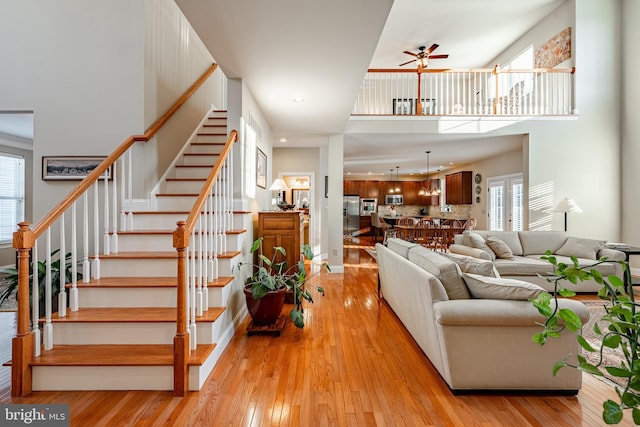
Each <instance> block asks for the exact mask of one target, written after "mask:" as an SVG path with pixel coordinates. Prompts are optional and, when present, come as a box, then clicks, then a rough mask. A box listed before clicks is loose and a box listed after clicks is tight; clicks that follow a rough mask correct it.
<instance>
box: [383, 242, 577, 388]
mask: <svg viewBox="0 0 640 427" xmlns="http://www.w3.org/2000/svg"><path fill="white" fill-rule="evenodd" d="M387 245H388V246H383V245H381V244H377V245H376V258H377V262H378V268H379V279H380V286H381V292H382V296H383V298H384V299H385V300H386V302H387V303H388V304H389V306H390V307H391V309H392V310H393V311H394V312H395V313H396V315H397V316H398V318H399V319H400V321H401V322H402V323H403V324H404V326H405V327H406V328H407V330H408V331H409V333H410V334H411V335H412V336H413V338H414V339H415V341H416V343H417V344H418V345H419V346H420V348H421V349H422V350H423V351H424V353H425V354H426V356H427V357H428V358H429V360H430V361H431V363H432V364H433V366H434V367H435V368H436V369H437V370H438V372H439V373H440V375H441V376H442V378H443V379H444V380H445V381H446V383H447V384H448V385H449V387H450V388H451V389H452V390H453V391H454V392H464V391H470V390H548V391H552V390H553V391H557V392H563V393H569V394H573V393H576V392H577V391H578V390H579V389H580V387H581V385H582V374H581V372H580V371H578V370H575V369H570V368H565V369H561V370H560V371H559V372H558V374H557V376H555V377H554V376H553V375H552V368H553V365H554V364H555V363H556V362H557V361H559V360H561V359H563V358H564V357H566V356H567V355H569V354H573V355H575V354H579V353H580V352H581V350H580V347H579V345H578V343H577V341H576V337H575V334H574V333H571V332H568V331H565V332H563V333H562V335H561V337H559V338H557V339H552V340H550V341H549V342H548V343H547V344H546V345H545V346H543V347H540V346H538V345H537V344H535V343H534V342H533V340H532V336H533V335H534V334H535V333H537V332H540V330H541V327H540V325H539V324H538V323H539V322H541V321H543V317H542V316H541V315H540V314H539V313H538V312H537V310H536V309H535V308H534V307H533V306H532V304H531V303H530V302H529V301H528V300H527V299H528V297H529V296H531V295H537V294H538V293H539V292H542V291H543V290H542V289H540V288H539V287H538V286H536V285H532V284H529V283H526V282H520V281H517V282H516V281H511V280H504V279H500V278H493V277H485V276H482V275H479V274H472V272H475V273H482V272H484V273H489V276H491V273H490V271H492V270H493V267H492V265H491V262H490V261H483V260H477V259H476V260H475V261H474V259H472V258H470V257H457V258H458V259H457V261H458V262H456V261H454V260H453V259H451V258H449V257H447V256H446V255H443V254H442V253H439V252H434V251H431V250H428V249H426V248H424V247H422V246H419V245H416V244H412V243H409V242H406V241H403V240H400V239H389V240H388V243H387ZM454 258H456V257H455V256H454ZM462 258H464V259H462ZM470 259H471V262H469V260H470ZM462 261H463V262H462ZM460 266H463V268H464V269H465V270H466V271H467V273H464V272H463V271H462V269H461V267H460ZM487 266H488V267H489V268H486V267H487ZM467 281H468V282H469V283H470V284H471V283H473V282H475V281H479V282H481V283H482V282H484V281H487V282H490V283H489V286H488V287H484V285H482V286H480V287H477V286H476V284H474V285H473V286H468V285H467V284H466V283H467ZM493 287H496V288H497V291H496V290H495V289H494V288H493ZM493 294H496V295H497V296H498V297H499V298H493V299H489V298H488V297H490V296H491V295H493ZM474 296H475V297H474ZM479 296H482V297H483V298H479ZM560 303H561V304H562V307H567V308H571V309H572V310H574V311H575V312H576V313H578V314H579V316H580V317H581V319H582V321H583V322H586V321H587V319H588V318H589V312H588V311H587V309H586V307H585V306H584V304H582V303H580V302H578V301H574V300H562V301H560Z"/></svg>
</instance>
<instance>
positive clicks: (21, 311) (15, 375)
mask: <svg viewBox="0 0 640 427" xmlns="http://www.w3.org/2000/svg"><path fill="white" fill-rule="evenodd" d="M34 240H35V239H34V238H33V232H32V231H31V230H30V229H29V223H28V222H21V223H20V224H18V231H16V232H14V233H13V247H14V248H16V249H17V250H18V265H17V270H18V328H17V333H16V337H15V338H13V341H12V343H11V349H12V352H13V353H12V360H11V396H13V397H23V396H27V395H29V394H30V393H31V389H32V382H31V362H32V361H33V354H34V353H33V350H34V349H33V346H34V339H33V334H32V333H31V329H30V328H29V319H30V316H29V251H30V250H31V248H32V247H33V244H34Z"/></svg>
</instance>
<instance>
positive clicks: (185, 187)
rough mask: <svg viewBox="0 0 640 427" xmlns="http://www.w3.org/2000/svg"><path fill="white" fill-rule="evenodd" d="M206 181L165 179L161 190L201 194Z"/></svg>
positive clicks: (173, 192)
mask: <svg viewBox="0 0 640 427" xmlns="http://www.w3.org/2000/svg"><path fill="white" fill-rule="evenodd" d="M204 184H205V181H165V182H163V183H162V186H161V190H160V191H161V192H162V193H165V194H199V193H200V190H202V186H203V185H204Z"/></svg>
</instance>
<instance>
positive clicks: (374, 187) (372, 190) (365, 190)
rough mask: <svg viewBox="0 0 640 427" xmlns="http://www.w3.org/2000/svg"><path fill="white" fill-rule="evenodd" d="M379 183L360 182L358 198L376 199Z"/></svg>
mask: <svg viewBox="0 0 640 427" xmlns="http://www.w3.org/2000/svg"><path fill="white" fill-rule="evenodd" d="M378 183H379V181H360V197H362V198H364V199H377V198H378Z"/></svg>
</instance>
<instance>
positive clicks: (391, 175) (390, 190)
mask: <svg viewBox="0 0 640 427" xmlns="http://www.w3.org/2000/svg"><path fill="white" fill-rule="evenodd" d="M389 176H390V177H391V188H390V189H389V193H391V194H393V168H392V169H389Z"/></svg>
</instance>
